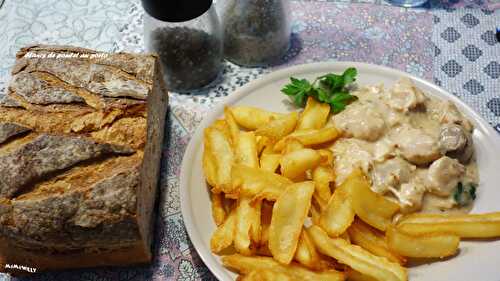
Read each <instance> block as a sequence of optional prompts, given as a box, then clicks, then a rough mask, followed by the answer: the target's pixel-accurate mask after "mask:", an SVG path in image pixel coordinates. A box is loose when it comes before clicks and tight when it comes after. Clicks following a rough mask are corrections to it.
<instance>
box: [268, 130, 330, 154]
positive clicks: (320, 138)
mask: <svg viewBox="0 0 500 281" xmlns="http://www.w3.org/2000/svg"><path fill="white" fill-rule="evenodd" d="M339 137H340V131H339V130H337V129H335V128H334V127H326V128H323V129H319V130H300V131H295V132H293V133H291V134H289V135H288V136H286V137H285V138H283V139H281V140H280V141H278V142H277V143H276V144H275V145H274V150H275V151H282V150H283V149H284V148H285V144H286V142H287V141H288V140H289V139H291V138H294V139H296V140H298V141H300V142H301V143H302V144H303V145H304V146H306V147H311V146H317V145H320V144H324V143H329V142H332V141H334V140H336V139H337V138H339Z"/></svg>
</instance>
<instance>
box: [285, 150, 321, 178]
mask: <svg viewBox="0 0 500 281" xmlns="http://www.w3.org/2000/svg"><path fill="white" fill-rule="evenodd" d="M320 161H321V156H320V155H319V153H318V152H316V150H313V149H310V148H304V149H300V150H296V151H292V152H290V153H287V154H285V155H283V157H282V158H281V161H280V169H281V174H282V175H283V176H285V177H287V178H289V179H291V180H293V181H301V180H305V179H306V171H308V170H311V169H314V168H316V167H317V166H318V165H319V163H320Z"/></svg>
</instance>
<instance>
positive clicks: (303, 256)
mask: <svg viewBox="0 0 500 281" xmlns="http://www.w3.org/2000/svg"><path fill="white" fill-rule="evenodd" d="M294 259H295V260H296V261H297V262H298V263H300V264H302V265H303V266H305V267H307V268H310V269H313V270H318V269H320V266H321V262H320V261H321V258H320V256H319V254H318V251H316V247H315V246H314V243H313V242H312V241H311V238H309V234H307V232H306V231H305V230H303V231H302V233H300V238H299V244H298V245H297V250H296V251H295V257H294Z"/></svg>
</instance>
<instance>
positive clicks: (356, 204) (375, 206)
mask: <svg viewBox="0 0 500 281" xmlns="http://www.w3.org/2000/svg"><path fill="white" fill-rule="evenodd" d="M345 184H346V185H347V190H348V192H349V198H350V200H351V203H352V208H353V209H354V212H355V213H356V215H357V216H358V217H359V218H361V219H362V220H363V221H364V222H366V223H368V224H369V225H371V226H373V227H375V228H377V229H379V230H382V231H385V230H386V229H387V227H388V226H389V224H390V223H391V221H392V217H393V216H394V214H396V212H398V211H399V205H398V204H397V203H395V202H393V201H390V200H388V199H386V198H385V197H384V196H382V195H380V194H377V193H375V192H373V191H372V190H371V188H370V184H369V182H368V180H367V179H366V178H365V176H364V174H363V172H361V171H359V170H356V171H354V172H353V174H352V175H350V176H349V177H348V179H347V180H346V181H345Z"/></svg>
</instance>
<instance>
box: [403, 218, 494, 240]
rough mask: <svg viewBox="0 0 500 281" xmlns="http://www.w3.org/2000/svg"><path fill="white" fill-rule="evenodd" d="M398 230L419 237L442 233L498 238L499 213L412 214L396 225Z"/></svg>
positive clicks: (465, 236) (463, 236)
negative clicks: (420, 235)
mask: <svg viewBox="0 0 500 281" xmlns="http://www.w3.org/2000/svg"><path fill="white" fill-rule="evenodd" d="M397 228H398V230H401V231H403V232H405V233H408V234H413V235H419V234H425V233H433V232H444V233H450V234H454V235H457V236H459V237H461V238H494V237H500V212H495V213H487V214H464V215H451V214H423V213H420V214H412V215H408V216H406V217H404V218H402V220H401V221H400V222H399V223H398V224H397Z"/></svg>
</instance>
